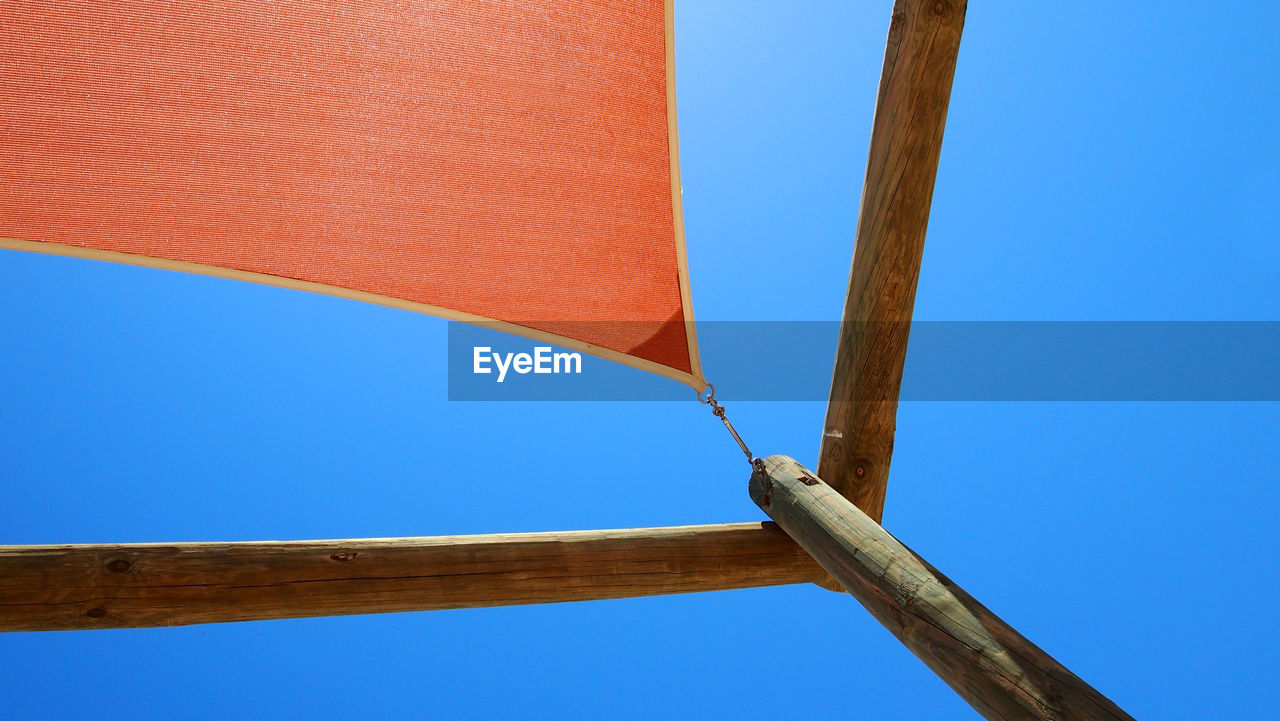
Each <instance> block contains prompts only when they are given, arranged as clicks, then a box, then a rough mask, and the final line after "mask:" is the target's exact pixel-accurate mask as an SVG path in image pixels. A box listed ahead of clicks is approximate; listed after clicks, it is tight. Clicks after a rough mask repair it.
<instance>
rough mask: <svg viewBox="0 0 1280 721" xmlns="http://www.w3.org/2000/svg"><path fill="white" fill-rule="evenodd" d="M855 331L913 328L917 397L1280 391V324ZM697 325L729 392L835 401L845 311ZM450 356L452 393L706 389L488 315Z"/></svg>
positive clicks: (458, 329) (580, 396)
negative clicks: (813, 317)
mask: <svg viewBox="0 0 1280 721" xmlns="http://www.w3.org/2000/svg"><path fill="white" fill-rule="evenodd" d="M608 325H613V326H621V325H624V324H621V323H611V324H608ZM853 330H854V332H870V333H871V334H872V335H873V336H874V335H881V334H882V333H883V332H885V331H889V332H895V333H896V332H903V331H909V333H910V342H909V344H908V348H907V362H906V368H905V370H904V373H903V381H902V390H901V393H900V394H899V398H900V399H901V400H904V401H1278V400H1280V322H1274V321H1194V322H1193V321H1176V322H1154V321H1114V322H1113V321H1107V322H1097V321H1043V322H1040V321H1037V322H1024V321H1017V322H1014V321H1008V322H1005V321H989V322H988V321H983V322H972V321H963V322H961V321H920V322H916V323H913V324H910V326H909V328H907V327H895V328H884V327H872V326H863V327H859V328H855V329H853ZM697 334H698V344H699V346H700V347H701V350H702V359H703V369H704V371H705V372H706V376H707V379H708V380H710V381H711V382H713V383H715V385H716V390H717V396H718V397H719V398H720V399H722V400H753V401H825V400H827V397H828V393H829V391H830V384H831V371H832V368H833V366H834V359H835V352H836V344H837V340H838V338H839V335H840V324H839V322H834V321H833V322H826V321H794V322H788V321H762V322H751V321H699V322H698V323H697ZM539 348H543V349H545V350H539ZM448 353H449V383H448V387H449V399H450V400H457V401H514V400H518V401H529V400H539V401H555V400H575V401H580V400H601V401H622V400H631V401H652V400H672V401H684V400H690V399H692V398H693V391H692V390H691V389H689V388H688V387H686V386H682V385H680V384H679V383H676V382H674V381H671V380H667V379H665V378H661V377H658V376H656V375H653V374H650V373H646V372H644V371H640V370H636V369H632V368H628V367H625V366H622V365H619V364H617V363H613V362H611V361H607V360H603V359H600V358H596V357H594V356H591V355H588V354H586V353H578V354H577V359H574V358H571V357H567V356H568V355H569V354H572V353H573V351H569V350H568V349H565V348H560V347H556V346H554V345H551V344H550V343H544V342H538V341H532V340H529V339H526V338H519V337H516V336H512V335H509V334H506V333H502V332H500V331H496V330H494V329H492V328H486V327H482V326H474V325H469V324H464V323H450V324H449V341H448ZM863 400H868V401H874V400H886V399H883V398H865V399H863Z"/></svg>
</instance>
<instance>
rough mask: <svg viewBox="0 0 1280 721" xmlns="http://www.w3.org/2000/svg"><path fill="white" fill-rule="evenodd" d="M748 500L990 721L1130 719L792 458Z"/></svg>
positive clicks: (755, 480)
mask: <svg viewBox="0 0 1280 721" xmlns="http://www.w3.org/2000/svg"><path fill="white" fill-rule="evenodd" d="M750 493H751V499H752V500H754V501H755V502H756V504H757V505H759V506H760V507H761V508H763V509H764V511H765V512H766V513H768V514H769V515H770V516H771V517H772V518H773V519H774V520H775V521H777V522H778V525H780V526H782V528H783V529H784V530H786V532H787V533H788V534H790V535H791V537H792V538H794V539H796V542H797V543H799V544H800V545H801V546H802V547H804V549H805V550H806V551H808V552H809V553H810V555H812V556H813V557H814V558H815V559H817V561H818V562H819V563H820V564H822V566H823V568H825V569H826V570H827V571H828V572H830V573H831V575H832V576H834V577H835V578H836V579H837V580H839V581H840V583H841V584H842V585H843V586H844V587H845V589H846V590H848V591H849V592H850V593H851V594H853V596H854V598H856V599H858V601H860V602H861V603H862V605H863V606H865V607H866V608H867V610H868V611H870V612H871V615H873V616H875V617H876V620H878V621H880V623H881V624H883V625H884V627H885V628H887V629H889V630H890V631H891V632H892V633H893V635H894V636H897V637H898V640H899V641H901V642H902V643H903V644H904V645H905V646H906V647H907V648H908V649H910V650H911V652H912V653H914V654H915V655H916V656H917V657H919V658H920V660H922V661H924V662H925V664H926V665H928V666H929V668H931V669H933V671H934V673H936V674H938V676H940V677H941V678H942V680H943V681H945V682H946V683H947V685H949V686H951V688H952V689H954V690H955V691H956V692H957V693H959V694H960V696H962V697H963V698H964V700H965V701H968V702H969V704H970V705H972V706H973V707H974V708H975V709H977V711H978V713H980V714H982V715H983V716H984V717H986V718H988V719H1002V720H1003V719H1063V720H1065V719H1078V720H1081V721H1083V720H1092V719H1131V717H1130V716H1129V715H1128V714H1126V713H1125V712H1124V711H1122V710H1120V708H1119V707H1118V706H1116V705H1115V704H1114V703H1112V702H1111V701H1110V700H1108V699H1107V698H1106V697H1105V696H1103V695H1102V694H1100V693H1098V692H1097V691H1096V690H1095V689H1094V688H1093V687H1091V686H1090V685H1089V684H1087V683H1085V682H1084V681H1082V680H1080V678H1079V677H1078V676H1076V675H1075V674H1073V673H1071V672H1070V671H1069V670H1067V669H1066V668H1065V667H1063V666H1062V664H1060V663H1058V662H1057V661H1055V660H1054V659H1053V658H1052V657H1051V656H1049V654H1047V653H1045V652H1044V651H1042V650H1041V649H1040V648H1038V647H1037V646H1036V645H1035V644H1033V643H1031V642H1030V641H1028V640H1027V639H1026V638H1023V636H1022V635H1021V634H1019V633H1018V632H1017V631H1015V630H1014V629H1013V628H1011V627H1009V625H1008V624H1006V623H1005V622H1004V621H1002V620H1000V619H999V618H998V617H997V616H996V615H995V614H993V613H992V612H991V611H989V610H987V608H986V607H985V606H983V605H982V604H980V603H978V602H977V601H975V600H974V599H973V597H972V596H970V595H969V594H967V593H965V592H964V590H963V589H961V588H960V587H959V586H957V585H955V583H953V582H952V581H951V579H949V578H947V577H946V576H944V575H942V574H941V573H939V572H938V571H937V569H935V568H934V567H933V566H930V565H929V564H928V563H926V562H925V561H924V560H923V559H921V558H920V557H919V556H917V555H916V554H915V553H914V552H913V551H911V549H909V548H907V547H906V546H904V545H902V543H900V542H899V541H898V540H897V539H896V538H894V537H893V536H891V535H890V534H889V533H888V532H887V531H885V530H884V529H883V528H881V527H880V525H879V524H877V523H876V522H875V521H873V520H871V518H870V517H869V516H867V514H865V513H863V512H862V511H861V510H859V509H858V508H857V506H854V505H853V504H852V503H850V502H849V501H847V500H845V499H844V498H843V497H841V496H840V494H839V493H837V492H836V491H835V490H834V489H833V488H832V487H831V486H829V485H827V484H825V483H823V482H822V481H821V480H819V479H818V478H817V477H816V476H814V475H813V474H812V473H810V472H809V471H808V470H807V469H806V468H805V467H804V466H801V465H800V464H799V463H797V462H796V461H795V460H794V459H792V458H788V457H787V456H770V457H769V458H766V459H765V460H764V466H763V473H761V472H756V473H753V474H752V477H751V483H750Z"/></svg>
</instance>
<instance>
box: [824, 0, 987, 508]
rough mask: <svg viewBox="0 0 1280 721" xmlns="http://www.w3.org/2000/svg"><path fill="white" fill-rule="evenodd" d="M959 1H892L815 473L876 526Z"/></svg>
mask: <svg viewBox="0 0 1280 721" xmlns="http://www.w3.org/2000/svg"><path fill="white" fill-rule="evenodd" d="M967 5H968V4H967V2H966V0H897V1H896V2H895V3H894V6H893V19H892V21H891V23H890V25H889V38H888V41H887V43H886V46H885V55H884V69H883V70H882V71H881V75H880V92H879V95H878V97H877V99H876V111H875V120H874V123H873V125H872V130H871V148H870V150H869V152H868V157H867V176H866V180H865V182H864V184H863V189H862V203H861V207H860V208H859V210H858V228H857V233H856V236H855V239H854V257H853V267H852V270H851V271H850V275H849V292H848V296H847V298H846V299H845V307H844V315H843V318H842V322H841V328H840V341H839V346H838V349H837V351H836V363H835V370H834V372H833V373H832V380H831V397H830V402H829V404H828V406H827V417H826V422H825V424H824V426H823V436H822V445H821V449H820V451H819V460H818V473H819V474H821V475H822V477H823V478H825V479H827V480H828V481H829V482H830V483H831V485H832V486H833V487H834V488H835V489H836V490H837V491H839V492H840V493H841V494H842V495H844V497H845V498H848V499H849V500H850V501H853V503H854V504H855V505H857V506H858V507H859V508H861V509H862V510H863V511H864V512H865V513H866V514H867V515H869V516H871V517H872V518H873V519H875V520H876V521H879V520H880V518H881V517H882V515H883V511H884V495H885V487H886V484H887V483H888V480H889V462H890V460H891V459H892V457H893V433H894V427H895V423H896V418H897V412H898V391H899V388H900V386H901V385H902V366H903V362H904V361H905V359H906V355H907V336H908V333H909V331H910V330H911V312H912V308H913V307H914V306H915V299H916V281H917V279H918V278H919V275H920V260H921V256H922V254H923V252H924V238H925V231H926V229H927V228H928V225H929V207H930V205H931V203H932V202H933V184H934V178H935V177H936V176H937V170H938V156H939V153H940V151H941V149H942V131H943V128H944V126H945V125H946V120H947V104H948V102H949V101H950V99H951V81H952V78H953V77H954V76H955V67H956V56H957V54H958V52H959V48H960V35H961V31H962V30H963V28H964V16H965V10H966V9H967Z"/></svg>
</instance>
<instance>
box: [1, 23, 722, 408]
mask: <svg viewBox="0 0 1280 721" xmlns="http://www.w3.org/2000/svg"><path fill="white" fill-rule="evenodd" d="M671 15H672V13H671V7H670V2H669V1H668V2H663V0H639V1H637V0H503V1H501V2H498V1H490V0H460V1H454V0H444V1H439V0H432V1H431V2H392V1H390V0H350V1H348V2H324V1H322V0H306V1H303V2H290V1H283V2H281V1H277V2H267V1H265V0H264V1H258V0H242V1H239V2H223V3H207V2H190V1H177V2H168V3H155V2H149V1H143V0H112V1H111V2H107V1H106V0H84V1H82V2H70V1H62V0H45V1H36V2H21V3H5V4H4V6H3V8H0V58H3V60H2V61H0V247H4V248H9V249H18V250H28V251H41V252H48V253H59V254H65V255H75V256H81V257H89V258H97V259H106V260H114V261H120V262H126V263H134V264H141V265H150V266H157V267H162V268H169V269H175V270H184V271H190V272H197V273H205V274H211V275H218V276H224V277H231V278H238V279H242V280H252V281H257V282H262V283H270V284H274V285H281V286H286V287H293V288H302V289H307V290H313V291H318V292H323V293H330V294H334V295H340V296H345V297H351V298H357V299H360V300H365V301H371V302H376V303H382V304H386V305H391V306H396V307H401V308H408V309H412V310H417V311H422V312H426V313H431V314H434V315H439V316H443V317H446V318H451V319H454V320H462V321H469V322H482V321H498V322H499V323H498V327H501V328H502V329H504V330H508V331H511V332H514V333H519V334H521V335H525V336H530V337H533V338H537V339H540V340H544V341H549V342H554V343H558V344H561V345H565V346H569V347H572V348H575V349H578V350H583V351H586V352H589V353H593V354H596V355H600V356H604V357H607V358H610V359H612V360H617V361H620V362H623V363H627V364H629V365H632V366H636V367H639V368H643V369H645V370H649V371H653V372H656V373H660V374H662V375H665V376H668V377H671V378H675V379H677V380H680V381H682V382H685V383H688V384H689V385H691V386H694V387H695V388H698V389H701V388H702V387H704V386H705V383H704V382H703V380H702V373H701V369H700V367H699V362H698V354H697V344H696V341H695V338H694V333H693V326H692V320H693V314H692V309H691V306H690V302H689V289H688V280H687V272H686V262H685V251H684V234H683V227H682V220H681V208H680V182H679V165H678V156H677V146H676V120H675V86H674V79H673V78H674V58H673V47H672V32H671V20H672V17H671Z"/></svg>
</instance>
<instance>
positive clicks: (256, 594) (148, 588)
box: [0, 523, 826, 631]
mask: <svg viewBox="0 0 1280 721" xmlns="http://www.w3.org/2000/svg"><path fill="white" fill-rule="evenodd" d="M825 576H826V574H825V573H824V572H823V571H822V569H821V568H819V567H818V565H817V564H816V563H815V562H814V561H813V559H812V558H810V557H809V556H808V555H807V554H806V553H805V552H804V551H803V550H802V549H801V548H800V547H799V546H797V545H796V544H795V543H794V542H792V541H791V539H790V538H788V537H787V535H786V534H785V533H783V532H782V531H781V530H779V529H778V527H777V526H775V525H774V524H772V523H734V524H721V525H711V526H682V527H673V528H637V529H627V530H617V531H568V532H561V533H526V534H507V535H488V536H440V537H434V538H386V539H351V540H335V541H283V542H261V543H148V544H127V545H120V544H102V545H66V546H0V631H56V630H73V629H95V628H138V627H145V626H181V625H186V624H193V623H219V622H224V621H251V620H260V619H276V618H300V617H307V616H336V615H345V614H356V613H386V612H393V611H425V610H436V609H446V608H472V607H479V606H505V605H519V604H530V603H554V602H559V601H586V600H593V599H605V598H628V597H632V596H652V595H658V594H668V593H690V592H695V591H718V590H724V589H731V588H749V587H755V586H771V585H778V584H788V583H808V582H813V581H816V580H819V579H821V578H824V577H825Z"/></svg>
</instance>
